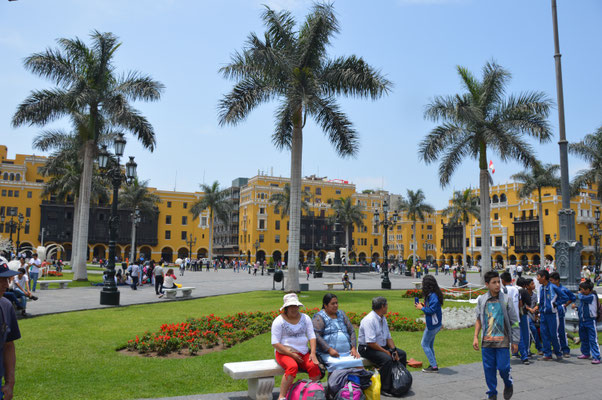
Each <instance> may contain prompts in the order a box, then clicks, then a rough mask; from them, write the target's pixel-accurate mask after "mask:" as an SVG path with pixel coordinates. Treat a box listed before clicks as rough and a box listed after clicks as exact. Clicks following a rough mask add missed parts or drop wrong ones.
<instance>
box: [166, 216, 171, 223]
mask: <svg viewBox="0 0 602 400" xmlns="http://www.w3.org/2000/svg"><path fill="white" fill-rule="evenodd" d="M165 223H166V224H167V225H171V215H166V216H165Z"/></svg>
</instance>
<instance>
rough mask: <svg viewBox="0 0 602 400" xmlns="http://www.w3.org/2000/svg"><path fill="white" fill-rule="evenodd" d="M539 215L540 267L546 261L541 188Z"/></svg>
mask: <svg viewBox="0 0 602 400" xmlns="http://www.w3.org/2000/svg"><path fill="white" fill-rule="evenodd" d="M537 214H539V265H540V266H541V265H543V262H544V260H545V258H544V252H545V243H544V241H543V213H542V204H541V188H539V201H538V202H537Z"/></svg>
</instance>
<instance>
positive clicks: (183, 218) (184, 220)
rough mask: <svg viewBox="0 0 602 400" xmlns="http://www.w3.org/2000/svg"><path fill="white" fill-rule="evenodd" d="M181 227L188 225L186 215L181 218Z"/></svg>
mask: <svg viewBox="0 0 602 400" xmlns="http://www.w3.org/2000/svg"><path fill="white" fill-rule="evenodd" d="M182 225H188V217H187V216H186V215H184V216H182Z"/></svg>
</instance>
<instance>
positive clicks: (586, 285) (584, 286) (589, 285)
mask: <svg viewBox="0 0 602 400" xmlns="http://www.w3.org/2000/svg"><path fill="white" fill-rule="evenodd" d="M579 288H580V289H589V290H593V289H594V284H593V283H592V281H590V280H589V279H587V280H585V281H583V282H581V283H580V284H579Z"/></svg>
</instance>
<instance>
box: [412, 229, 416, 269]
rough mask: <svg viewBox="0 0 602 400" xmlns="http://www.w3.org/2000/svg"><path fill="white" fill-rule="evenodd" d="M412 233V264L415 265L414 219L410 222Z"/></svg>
mask: <svg viewBox="0 0 602 400" xmlns="http://www.w3.org/2000/svg"><path fill="white" fill-rule="evenodd" d="M412 235H413V238H414V239H413V240H412V242H413V243H412V244H413V246H412V265H414V266H416V264H417V263H416V242H417V240H416V221H414V222H412Z"/></svg>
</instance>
